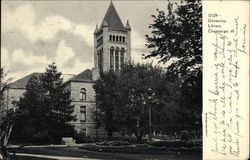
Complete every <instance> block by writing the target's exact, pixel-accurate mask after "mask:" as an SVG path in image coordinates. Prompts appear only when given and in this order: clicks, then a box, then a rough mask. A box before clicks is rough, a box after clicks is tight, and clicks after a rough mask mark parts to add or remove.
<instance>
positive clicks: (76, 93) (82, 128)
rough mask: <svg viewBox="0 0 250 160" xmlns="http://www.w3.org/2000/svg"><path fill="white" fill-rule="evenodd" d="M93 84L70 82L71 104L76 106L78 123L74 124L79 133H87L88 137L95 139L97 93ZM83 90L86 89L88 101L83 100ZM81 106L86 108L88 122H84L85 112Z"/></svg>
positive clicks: (75, 112)
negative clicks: (81, 94)
mask: <svg viewBox="0 0 250 160" xmlns="http://www.w3.org/2000/svg"><path fill="white" fill-rule="evenodd" d="M93 84H94V83H93V82H70V84H69V85H68V86H70V91H71V100H72V102H71V104H72V105H74V113H73V114H74V115H76V119H77V120H76V121H74V122H72V124H73V125H74V126H75V129H76V131H77V132H85V133H86V136H90V137H95V133H96V131H95V123H94V119H93V118H94V117H93V116H94V111H95V91H94V89H93ZM82 88H85V89H86V100H81V98H80V91H81V89H82ZM81 106H84V107H86V121H84V120H83V117H84V116H83V114H85V113H83V112H81Z"/></svg>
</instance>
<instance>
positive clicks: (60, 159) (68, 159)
mask: <svg viewBox="0 0 250 160" xmlns="http://www.w3.org/2000/svg"><path fill="white" fill-rule="evenodd" d="M16 156H27V157H39V158H50V159H57V160H101V159H94V158H87V157H86V158H79V157H64V156H50V155H39V154H26V153H16Z"/></svg>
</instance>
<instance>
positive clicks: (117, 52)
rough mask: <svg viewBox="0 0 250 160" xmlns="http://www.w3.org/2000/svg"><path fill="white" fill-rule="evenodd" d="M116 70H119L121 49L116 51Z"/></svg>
mask: <svg viewBox="0 0 250 160" xmlns="http://www.w3.org/2000/svg"><path fill="white" fill-rule="evenodd" d="M115 70H116V71H118V70H119V48H116V50H115Z"/></svg>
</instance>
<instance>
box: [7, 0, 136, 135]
mask: <svg viewBox="0 0 250 160" xmlns="http://www.w3.org/2000/svg"><path fill="white" fill-rule="evenodd" d="M93 36H94V68H93V69H92V70H90V69H87V70H85V71H83V72H81V73H79V74H78V75H75V76H72V77H71V78H69V79H68V80H66V81H65V82H64V83H63V87H64V88H65V90H66V91H68V92H70V98H71V105H73V106H74V114H75V115H76V119H77V120H76V121H74V122H71V123H72V125H74V126H75V130H76V131H77V132H81V133H84V134H85V135H86V136H89V137H95V136H97V135H98V136H105V132H104V131H103V129H99V130H97V129H95V123H94V111H95V109H96V103H95V91H94V89H93V85H94V83H95V81H96V80H97V79H98V78H99V75H100V73H101V72H107V71H109V70H110V69H111V70H114V71H119V70H120V69H121V68H122V66H123V64H124V63H126V62H128V61H130V59H131V28H130V25H129V22H128V21H127V23H126V25H125V26H124V25H123V23H122V21H121V19H120V17H119V15H118V13H117V11H116V9H115V7H114V4H113V3H112V2H111V3H110V5H109V8H108V10H107V12H106V14H105V16H104V19H103V21H102V23H101V25H100V27H98V26H96V28H95V31H94V35H93ZM40 75H41V73H32V74H30V75H28V76H26V77H24V78H22V79H19V80H17V81H15V82H13V83H12V84H10V85H9V88H8V90H6V93H5V97H6V98H5V104H6V105H7V106H8V108H12V107H14V106H13V104H12V101H13V100H19V98H20V97H21V96H23V93H24V92H25V87H26V84H27V83H28V81H29V79H30V78H31V77H32V76H40Z"/></svg>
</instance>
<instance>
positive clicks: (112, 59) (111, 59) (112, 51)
mask: <svg viewBox="0 0 250 160" xmlns="http://www.w3.org/2000/svg"><path fill="white" fill-rule="evenodd" d="M110 69H112V70H113V69H114V47H111V48H110Z"/></svg>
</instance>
